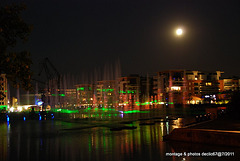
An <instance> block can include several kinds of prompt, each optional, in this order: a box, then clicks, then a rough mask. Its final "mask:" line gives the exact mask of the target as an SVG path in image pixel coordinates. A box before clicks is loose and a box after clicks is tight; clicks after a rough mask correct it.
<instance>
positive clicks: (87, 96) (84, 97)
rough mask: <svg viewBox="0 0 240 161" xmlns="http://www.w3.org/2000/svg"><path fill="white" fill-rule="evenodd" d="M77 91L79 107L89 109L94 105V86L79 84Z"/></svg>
mask: <svg viewBox="0 0 240 161" xmlns="http://www.w3.org/2000/svg"><path fill="white" fill-rule="evenodd" d="M75 86H76V89H77V94H76V95H77V106H78V107H88V106H92V105H93V94H94V86H93V84H78V85H75Z"/></svg>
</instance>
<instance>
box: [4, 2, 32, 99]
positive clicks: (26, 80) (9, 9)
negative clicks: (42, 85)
mask: <svg viewBox="0 0 240 161" xmlns="http://www.w3.org/2000/svg"><path fill="white" fill-rule="evenodd" d="M25 9H26V6H25V5H24V4H11V5H6V6H0V74H2V73H4V74H6V77H7V79H8V81H10V82H11V83H12V85H13V86H14V87H16V86H18V85H20V87H21V88H23V89H25V90H30V89H31V88H32V85H31V76H32V71H31V68H30V67H31V64H32V60H31V58H30V53H29V52H27V51H20V52H16V51H12V50H13V49H14V47H15V46H16V44H17V42H18V41H22V42H25V41H27V39H28V37H29V34H30V32H31V30H32V27H31V26H30V25H28V24H26V23H25V22H24V20H23V19H22V17H21V13H22V11H23V10H25ZM0 96H1V97H2V96H4V94H3V92H1V93H0Z"/></svg>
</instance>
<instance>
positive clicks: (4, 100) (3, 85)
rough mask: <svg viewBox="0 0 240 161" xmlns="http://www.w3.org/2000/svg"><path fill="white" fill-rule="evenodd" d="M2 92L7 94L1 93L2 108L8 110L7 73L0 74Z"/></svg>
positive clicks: (0, 108)
mask: <svg viewBox="0 0 240 161" xmlns="http://www.w3.org/2000/svg"><path fill="white" fill-rule="evenodd" d="M0 83H1V86H0V92H1V93H2V94H4V95H5V96H3V95H1V99H0V110H7V108H8V87H7V78H6V74H1V75H0Z"/></svg>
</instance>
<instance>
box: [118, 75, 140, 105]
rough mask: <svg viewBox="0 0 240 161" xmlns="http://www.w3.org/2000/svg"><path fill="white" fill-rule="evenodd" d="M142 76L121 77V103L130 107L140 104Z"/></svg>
mask: <svg viewBox="0 0 240 161" xmlns="http://www.w3.org/2000/svg"><path fill="white" fill-rule="evenodd" d="M139 94H140V77H139V75H130V76H128V77H121V79H120V81H119V104H120V105H121V106H126V107H128V108H133V107H134V106H135V105H139V104H140V102H139Z"/></svg>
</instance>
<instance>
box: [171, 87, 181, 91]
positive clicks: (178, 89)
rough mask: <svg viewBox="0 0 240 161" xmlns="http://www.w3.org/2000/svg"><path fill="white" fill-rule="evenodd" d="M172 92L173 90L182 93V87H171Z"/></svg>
mask: <svg viewBox="0 0 240 161" xmlns="http://www.w3.org/2000/svg"><path fill="white" fill-rule="evenodd" d="M171 90H172V91H180V90H181V87H178V86H172V87H171Z"/></svg>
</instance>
